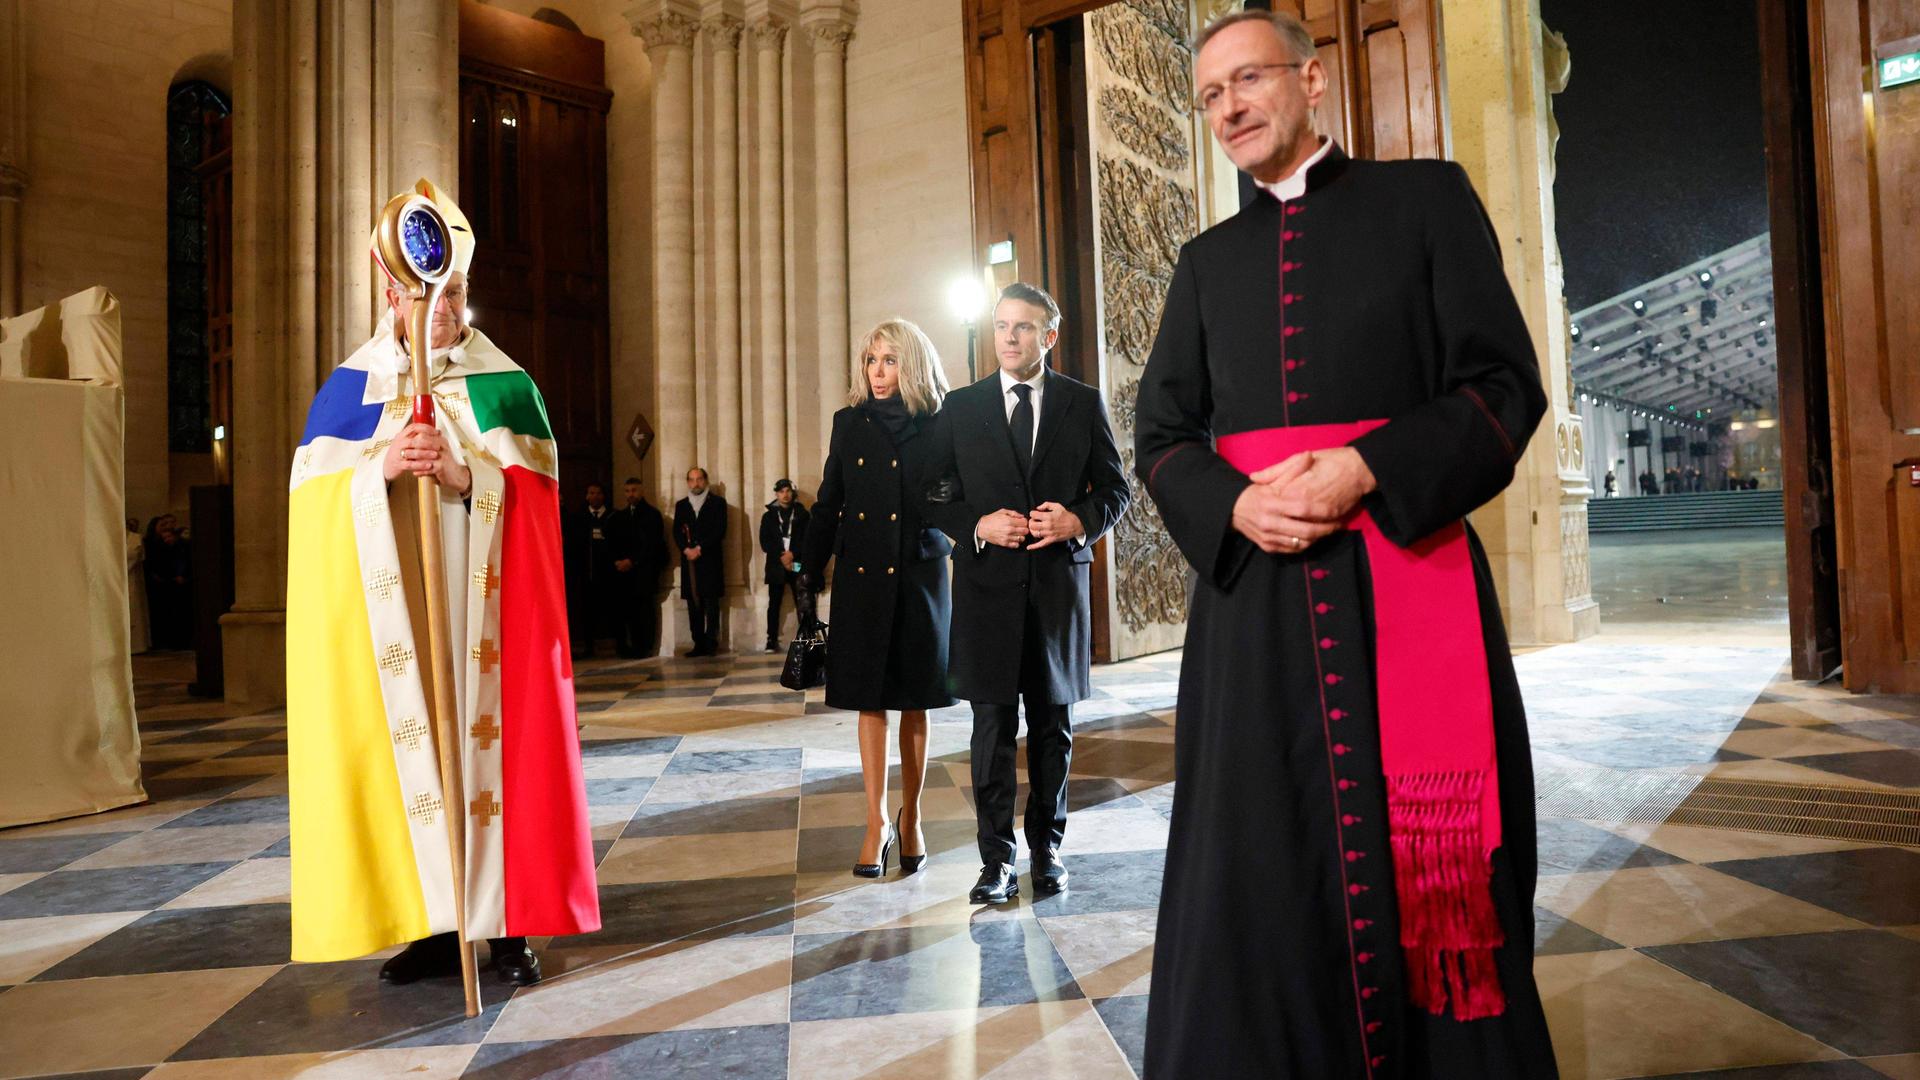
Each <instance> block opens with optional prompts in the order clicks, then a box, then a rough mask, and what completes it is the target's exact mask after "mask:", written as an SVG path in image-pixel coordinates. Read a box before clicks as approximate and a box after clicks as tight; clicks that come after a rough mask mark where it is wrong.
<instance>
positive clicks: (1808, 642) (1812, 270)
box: [1758, 0, 1840, 679]
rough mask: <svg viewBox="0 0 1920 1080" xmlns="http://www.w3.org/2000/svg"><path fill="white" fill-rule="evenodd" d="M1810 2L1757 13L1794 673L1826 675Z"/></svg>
mask: <svg viewBox="0 0 1920 1080" xmlns="http://www.w3.org/2000/svg"><path fill="white" fill-rule="evenodd" d="M1806 4H1807V0H1760V2H1759V3H1758V14H1759V38H1760V60H1761V67H1762V72H1761V78H1760V91H1761V94H1762V96H1763V98H1764V107H1763V108H1762V110H1761V112H1762V115H1763V116H1764V117H1765V124H1766V145H1767V189H1768V209H1769V216H1770V221H1769V228H1770V231H1771V233H1772V249H1773V295H1774V300H1773V310H1774V329H1775V333H1774V340H1775V343H1776V356H1777V362H1778V371H1779V384H1780V392H1779V398H1778V400H1779V402H1780V473H1781V484H1782V486H1783V487H1784V488H1785V489H1786V496H1787V497H1786V518H1787V522H1786V541H1787V612H1788V616H1787V618H1788V622H1789V631H1788V633H1789V637H1790V640H1791V642H1792V644H1791V651H1792V657H1793V677H1794V678H1796V679H1819V678H1824V677H1825V676H1826V675H1827V673H1828V672H1830V671H1832V670H1833V669H1834V668H1836V667H1838V666H1839V664H1840V582H1839V578H1838V575H1837V573H1836V570H1837V563H1836V552H1835V548H1834V523H1833V484H1832V476H1833V450H1832V445H1833V440H1832V437H1831V430H1830V428H1829V426H1828V423H1827V416H1828V412H1829V405H1828V401H1827V363H1826V352H1825V346H1824V343H1825V340H1826V320H1825V312H1824V311H1823V310H1822V307H1821V286H1820V215H1819V207H1818V203H1817V200H1816V198H1815V191H1814V184H1815V173H1814V143H1813V135H1814V128H1813V106H1812V101H1811V97H1810V94H1809V93H1808V88H1809V81H1808V80H1809V78H1810V75H1809V71H1808V55H1807V44H1808V43H1807V12H1806Z"/></svg>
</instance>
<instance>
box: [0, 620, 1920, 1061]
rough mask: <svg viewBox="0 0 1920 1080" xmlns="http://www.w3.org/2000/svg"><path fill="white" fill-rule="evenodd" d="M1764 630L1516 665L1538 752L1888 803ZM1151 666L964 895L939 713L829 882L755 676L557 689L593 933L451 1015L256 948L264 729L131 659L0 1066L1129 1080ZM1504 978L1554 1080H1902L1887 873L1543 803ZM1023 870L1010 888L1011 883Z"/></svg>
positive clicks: (1890, 732)
mask: <svg viewBox="0 0 1920 1080" xmlns="http://www.w3.org/2000/svg"><path fill="white" fill-rule="evenodd" d="M1783 660H1784V650H1783V649H1782V648H1780V647H1778V646H1777V645H1769V646H1760V647H1750V648H1749V647H1726V646H1718V645H1709V644H1700V643H1698V639H1688V641H1687V642H1686V643H1683V644H1679V645H1672V644H1668V645H1656V644H1643V643H1624V644H1623V643H1620V642H1616V641H1611V640H1609V639H1608V638H1607V637H1605V636H1603V637H1602V638H1600V639H1596V640H1594V641H1590V642H1586V643H1582V644H1578V645H1572V646H1563V647H1559V648H1554V649H1546V650H1541V651H1537V652H1530V653H1527V654H1526V655H1523V656H1522V657H1520V659H1519V667H1520V670H1521V677H1522V683H1523V686H1524V688H1525V693H1526V697H1527V700H1528V703H1529V709H1530V714H1531V716H1532V722H1533V730H1534V739H1535V749H1536V761H1535V765H1536V768H1537V769H1539V770H1541V771H1542V772H1545V771H1547V770H1552V769H1562V770H1565V769H1581V770H1587V771H1589V772H1591V771H1593V770H1618V771H1619V772H1620V773H1621V774H1622V775H1623V776H1625V775H1636V774H1640V773H1642V772H1645V771H1648V770H1656V771H1680V772H1696V773H1706V774H1711V775H1715V776H1728V775H1731V776H1743V777H1751V778H1763V779H1787V780H1796V781H1808V782H1817V783H1830V784H1845V785H1852V786H1876V785H1877V786H1895V787H1902V786H1904V787H1913V786H1916V785H1920V700H1916V699H1913V698H1894V697H1864V696H1850V695H1846V694H1842V693H1839V692H1836V691H1833V690H1831V689H1822V688H1816V687H1812V686H1809V685H1806V684H1799V683H1794V682H1791V681H1788V680H1786V679H1785V677H1784V675H1783V673H1782V671H1781V669H1782V664H1783ZM1179 663H1180V658H1179V656H1178V654H1167V655H1162V656H1157V657H1151V658H1147V659H1144V660H1138V661H1133V662H1130V663H1126V664H1119V665H1114V666H1110V667H1106V668H1102V669H1099V670H1098V671H1097V673H1096V678H1095V685H1096V694H1095V697H1094V698H1093V700H1091V701H1089V702H1087V703H1085V704H1084V705H1082V706H1081V707H1079V708H1077V709H1076V712H1075V731H1076V735H1077V738H1076V740H1075V754H1074V774H1073V780H1072V783H1071V810H1072V816H1071V818H1070V820H1069V824H1068V835H1067V846H1066V854H1067V856H1068V859H1069V861H1070V863H1071V866H1072V868H1073V875H1074V877H1073V886H1072V888H1071V890H1070V891H1068V892H1067V893H1065V894H1063V895H1060V896H1057V897H1049V898H1046V899H1039V900H1036V899H1033V898H1027V897H1023V898H1022V899H1021V900H1020V901H1019V902H1018V903H1016V904H1012V905H1009V906H1008V907H1006V908H1002V909H992V910H982V909H979V908H975V907H972V906H970V905H968V904H967V903H966V899H965V896H966V890H967V887H968V886H969V885H970V884H971V882H972V879H973V877H974V875H975V873H976V871H977V857H976V856H975V855H974V853H973V850H972V831H973V830H972V822H971V819H972V807H971V802H970V797H971V791H970V785H969V776H968V768H967V759H966V747H967V736H968V730H969V722H968V715H967V712H966V710H965V708H964V707H962V708H956V709H950V710H944V711H942V712H940V713H937V714H935V715H934V716H933V718H932V728H931V733H930V741H931V756H932V758H933V761H932V764H931V765H930V768H929V772H930V776H929V783H928V788H927V791H926V795H925V799H924V814H925V818H926V833H927V839H928V843H929V848H930V851H931V852H932V856H933V857H932V859H931V860H930V862H929V864H928V867H927V869H926V870H925V871H923V872H922V873H920V874H918V875H915V876H912V877H906V878H902V877H900V876H899V875H898V871H897V870H895V871H894V872H893V873H892V874H891V875H890V876H889V877H888V878H886V879H884V880H881V881H876V882H867V881H862V880H860V879H856V878H853V877H851V876H850V875H849V874H848V873H847V870H848V867H849V865H850V864H851V862H852V860H853V857H854V853H855V848H856V846H857V844H858V842H859V838H860V831H861V826H860V824H859V823H860V821H861V820H862V813H863V811H862V809H861V807H862V798H861V795H860V785H859V763H858V762H859V759H858V756H857V753H856V752H855V749H854V720H853V717H851V716H850V715H847V714H843V713H838V712H835V711H833V710H830V709H827V708H826V707H825V706H824V705H823V704H822V703H821V702H820V701H819V700H818V696H819V695H818V693H814V694H808V695H804V696H803V695H799V694H792V693H789V692H787V691H784V690H781V689H780V688H779V687H778V686H777V684H776V676H777V658H774V657H764V658H763V657H757V656H756V657H743V658H728V657H722V658H718V659H713V660H700V661H685V660H664V661H662V660H652V661H644V662H615V661H592V662H588V663H585V664H583V665H582V666H581V669H580V672H579V678H578V679H577V684H578V694H579V700H580V709H581V715H582V719H583V721H584V722H585V725H586V726H585V727H584V729H583V737H584V739H585V743H584V753H585V764H586V775H587V777H588V781H587V783H588V793H589V797H590V801H591V804H592V813H593V822H594V836H595V838H596V847H597V850H598V854H599V857H600V889H601V902H602V907H603V912H604V915H605V920H606V926H605V928H604V929H603V930H602V931H601V932H599V933H597V934H591V935H586V936H582V937H578V938H563V939H556V940H553V941H550V942H543V941H536V942H535V944H536V946H538V947H539V948H540V950H541V953H542V956H543V962H544V965H545V970H546V974H547V979H546V981H545V982H544V983H543V984H541V985H540V986H537V987H533V988H529V989H523V990H519V991H517V992H513V993H511V994H509V993H508V988H507V987H504V986H501V985H499V984H497V983H493V982H486V983H483V989H484V991H485V993H486V998H487V1006H488V1007H487V1008H486V1010H485V1011H484V1013H483V1014H482V1015H481V1016H480V1017H479V1018H478V1019H476V1020H473V1021H467V1020H465V1019H464V1018H463V1017H462V1016H461V1006H460V992H459V987H458V985H457V983H456V982H454V981H453V980H442V981H439V982H430V983H424V984H419V985H415V986H411V987H387V986H383V985H381V984H380V983H379V982H378V981H377V979H376V978H375V972H376V971H377V969H378V967H379V964H380V960H379V958H369V959H366V960H360V961H354V962H351V963H344V964H325V965H289V964H287V963H286V962H285V961H286V953H287V934H288V930H287V919H288V908H287V901H288V896H287V893H288V880H287V864H288V859H287V797H286V777H285V757H284V755H285V750H286V745H285V740H284V725H283V718H282V716H281V714H280V713H278V712H270V713H263V714H253V713H241V712H238V711H235V710H230V709H226V708H223V707H221V706H219V705H217V704H211V703H208V702H204V701H197V700H194V699H191V698H189V697H187V696H186V693H185V688H184V687H185V682H186V679H187V675H188V672H187V665H186V662H185V660H183V659H182V658H180V657H143V658H140V659H139V661H138V662H137V667H136V670H137V673H138V675H139V685H138V691H139V700H140V714H141V723H142V730H143V735H144V739H145V746H146V750H145V758H146V776H147V785H148V790H149V792H150V793H151V795H152V801H150V802H149V803H147V804H144V805H141V806H137V807H131V808H127V809H124V810H119V811H115V812H112V813H108V814H102V815H97V816H94V817H89V818H81V819H75V820H70V821H63V822H55V823H50V824H46V825H38V826H31V827H25V828H16V829H11V830H6V831H3V832H0V988H3V989H0V1076H46V1075H60V1076H66V1075H75V1074H83V1075H88V1076H94V1077H106V1078H112V1080H120V1078H123V1077H124V1078H132V1077H154V1078H160V1080H178V1078H200V1077H220V1078H225V1077H233V1078H248V1080H253V1078H279V1077H294V1076H300V1077H307V1076H320V1077H385V1076H406V1077H422V1078H430V1077H442V1076H446V1077H451V1076H460V1075H469V1076H478V1077H486V1078H489V1080H506V1078H515V1077H535V1076H568V1077H650V1076H659V1077H710V1076H730V1077H754V1078H760V1077H769V1078H771V1077H795V1078H821V1080H825V1078H841V1077H848V1078H851V1077H896V1076H897V1077H910V1078H913V1080H929V1078H937V1077H987V1076H991V1077H1004V1078H1025V1077H1116V1078H1125V1077H1131V1076H1133V1075H1134V1073H1135V1070H1136V1069H1137V1068H1138V1063H1139V1060H1140V1048H1141V1038H1142V1030H1143V1025H1144V1022H1145V1015H1146V1008H1145V1006H1146V998H1145V993H1146V989H1147V975H1148V972H1149V970H1150V968H1151V964H1152V957H1153V919H1154V911H1155V907H1156V904H1157V901H1158V896H1159V889H1160V876H1161V865H1162V859H1163V850H1164V845H1165V840H1166V831H1167V821H1166V815H1167V813H1168V812H1169V809H1170V806H1171V794H1172V785H1171V780H1172V775H1173V727H1172V715H1173V714H1172V707H1173V697H1174V691H1175V683H1176V679H1177V675H1178V669H1179ZM1540 855H1541V875H1542V876H1541V880H1540V887H1539V891H1538V898H1537V910H1536V915H1537V917H1538V920H1539V928H1538V934H1537V940H1538V942H1539V952H1540V956H1539V960H1538V963H1537V965H1536V970H1537V973H1538V976H1539V979H1540V983H1541V988H1542V991H1543V994H1544V997H1545V1000H1546V1003H1547V1009H1548V1014H1549V1019H1550V1021H1551V1023H1552V1028H1553V1035H1554V1041H1555V1046H1556V1051H1557V1053H1558V1055H1559V1059H1560V1066H1561V1069H1562V1071H1563V1075H1565V1076H1567V1077H1570V1078H1571V1077H1643V1076H1669V1075H1677V1074H1691V1073H1698V1072H1703V1071H1705V1072H1707V1074H1708V1075H1712V1076H1724V1077H1739V1078H1749V1077H1751V1078H1770V1080H1791V1078H1801V1077H1821V1078H1826V1077H1904V1078H1908V1080H1916V1078H1920V1004H1917V1003H1920V852H1917V851H1915V850H1913V849H1908V848H1898V847H1886V846H1873V845H1868V844H1862V843H1850V842H1845V841H1835V840H1822V839H1809V838H1803V837H1790V836H1781V835H1773V834H1763V833H1750V832H1736V831H1731V830H1715V829H1704V828H1691V827H1684V826H1676V825H1669V824H1662V825H1648V824H1623V823H1619V822H1606V821H1583V820H1568V819H1553V818H1549V819H1544V820H1542V822H1541V823H1540ZM1023 869H1024V868H1023Z"/></svg>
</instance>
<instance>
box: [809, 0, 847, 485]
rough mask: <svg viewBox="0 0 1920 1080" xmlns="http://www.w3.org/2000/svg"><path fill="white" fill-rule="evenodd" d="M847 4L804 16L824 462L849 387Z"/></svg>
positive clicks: (817, 9)
mask: <svg viewBox="0 0 1920 1080" xmlns="http://www.w3.org/2000/svg"><path fill="white" fill-rule="evenodd" d="M851 7H852V5H851V4H840V3H832V4H822V5H820V6H819V7H815V8H808V9H805V10H803V11H802V12H801V15H800V20H801V21H800V25H801V28H802V29H804V30H805V31H806V33H807V40H808V41H809V42H810V43H811V44H812V46H813V58H812V59H813V131H814V162H813V165H814V210H813V212H814V229H815V237H816V241H815V251H816V252H817V261H816V264H815V265H814V266H813V267H811V268H810V269H812V271H813V273H814V279H813V280H814V290H815V297H816V299H817V305H816V313H817V317H818V319H819V324H818V327H817V334H818V336H817V338H816V340H817V342H818V345H817V350H818V351H817V353H816V356H817V362H818V364H819V368H818V375H817V378H818V380H819V381H818V383H817V385H818V387H819V392H818V393H817V394H815V395H812V396H813V398H814V400H815V401H816V402H817V403H818V408H819V418H818V423H819V428H818V431H819V443H820V448H821V451H822V454H823V456H824V451H825V448H826V446H825V444H826V439H827V434H828V433H829V432H830V431H832V430H833V414H834V413H835V412H836V411H838V410H839V408H840V405H841V395H842V394H843V393H845V391H846V387H847V353H848V350H850V349H852V348H853V342H852V341H851V340H849V339H850V337H851V334H850V332H849V330H848V328H847V318H848V317H847V42H848V40H849V39H851V38H852V37H853V12H852V11H851V10H849V9H850V8H851Z"/></svg>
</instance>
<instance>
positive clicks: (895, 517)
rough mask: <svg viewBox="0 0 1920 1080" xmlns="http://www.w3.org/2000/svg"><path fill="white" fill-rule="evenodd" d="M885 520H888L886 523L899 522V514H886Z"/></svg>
mask: <svg viewBox="0 0 1920 1080" xmlns="http://www.w3.org/2000/svg"><path fill="white" fill-rule="evenodd" d="M887 520H888V521H899V520H900V515H899V514H888V515H887Z"/></svg>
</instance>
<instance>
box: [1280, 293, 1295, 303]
mask: <svg viewBox="0 0 1920 1080" xmlns="http://www.w3.org/2000/svg"><path fill="white" fill-rule="evenodd" d="M1280 302H1281V303H1283V304H1291V303H1293V294H1292V293H1286V294H1283V295H1282V296H1281V297H1280Z"/></svg>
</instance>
